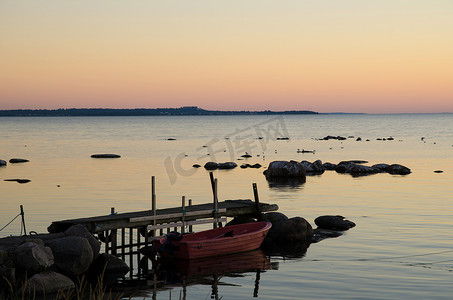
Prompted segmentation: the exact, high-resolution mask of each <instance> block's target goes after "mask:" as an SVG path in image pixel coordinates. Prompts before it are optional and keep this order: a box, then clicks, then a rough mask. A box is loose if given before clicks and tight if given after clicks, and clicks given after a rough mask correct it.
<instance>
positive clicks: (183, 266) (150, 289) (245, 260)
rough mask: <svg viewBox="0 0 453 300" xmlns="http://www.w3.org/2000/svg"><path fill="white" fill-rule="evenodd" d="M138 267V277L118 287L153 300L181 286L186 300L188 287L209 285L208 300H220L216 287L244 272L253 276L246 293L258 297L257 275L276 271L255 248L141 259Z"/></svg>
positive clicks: (242, 275) (229, 284)
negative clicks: (203, 255) (210, 254)
mask: <svg viewBox="0 0 453 300" xmlns="http://www.w3.org/2000/svg"><path fill="white" fill-rule="evenodd" d="M139 266H140V269H141V270H140V271H139V273H140V276H139V277H138V278H137V279H135V278H131V279H126V278H125V279H124V280H123V282H122V284H121V285H120V286H122V289H121V291H122V292H123V293H124V294H128V292H127V290H126V289H125V287H126V286H134V287H135V288H134V290H133V291H132V292H131V294H130V296H133V297H137V296H138V294H140V296H145V294H147V293H151V294H152V298H153V299H156V297H157V293H158V292H159V291H162V290H165V289H168V288H173V287H175V286H181V287H182V294H181V299H186V297H187V287H188V286H193V285H209V286H211V299H221V297H219V287H221V286H232V285H234V284H232V283H229V282H228V280H227V278H236V277H245V276H246V275H247V273H248V274H250V273H254V274H255V285H254V289H253V291H250V294H253V297H258V291H259V281H260V276H261V273H262V272H265V271H266V270H269V269H278V262H275V263H271V262H270V260H269V258H268V257H267V256H266V254H265V252H264V251H263V250H261V249H258V250H254V251H249V252H244V253H235V254H229V255H222V256H216V257H208V258H200V259H189V260H187V259H169V258H158V259H154V257H142V258H141V260H140V263H139ZM222 279H223V280H222ZM120 286H118V287H120ZM139 290H141V292H139ZM137 293H138V294H137ZM146 296H148V295H146ZM146 296H145V297H146Z"/></svg>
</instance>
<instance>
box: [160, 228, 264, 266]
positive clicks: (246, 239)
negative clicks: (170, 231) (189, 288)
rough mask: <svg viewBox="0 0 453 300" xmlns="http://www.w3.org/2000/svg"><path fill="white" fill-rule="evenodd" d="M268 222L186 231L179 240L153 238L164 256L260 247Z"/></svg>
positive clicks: (190, 256)
mask: <svg viewBox="0 0 453 300" xmlns="http://www.w3.org/2000/svg"><path fill="white" fill-rule="evenodd" d="M271 226H272V225H271V223H269V222H256V223H247V224H239V225H232V226H227V227H221V228H216V229H212V230H206V231H201V232H198V233H192V234H186V235H183V238H182V239H181V240H180V241H171V242H170V241H167V238H166V237H165V238H162V239H157V240H154V247H155V249H158V252H159V254H160V255H161V256H163V257H175V258H182V259H194V258H202V257H212V256H219V255H225V254H231V253H239V252H246V251H251V250H255V249H258V248H259V247H260V245H261V243H262V242H263V240H264V238H265V237H266V234H267V232H268V231H269V229H270V228H271Z"/></svg>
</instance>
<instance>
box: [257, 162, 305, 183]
mask: <svg viewBox="0 0 453 300" xmlns="http://www.w3.org/2000/svg"><path fill="white" fill-rule="evenodd" d="M264 175H266V178H275V177H277V178H278V177H283V178H291V177H296V178H303V179H304V181H305V179H306V174H305V168H304V166H303V165H302V164H301V163H298V162H297V161H273V162H271V163H270V164H269V166H268V168H267V170H266V171H265V172H264Z"/></svg>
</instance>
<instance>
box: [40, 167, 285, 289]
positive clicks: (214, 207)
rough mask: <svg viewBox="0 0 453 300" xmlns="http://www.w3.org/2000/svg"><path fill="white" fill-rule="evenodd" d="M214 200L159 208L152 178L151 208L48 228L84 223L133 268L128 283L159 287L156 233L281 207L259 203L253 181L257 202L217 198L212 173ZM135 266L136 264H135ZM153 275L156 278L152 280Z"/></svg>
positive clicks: (62, 228) (52, 230)
mask: <svg viewBox="0 0 453 300" xmlns="http://www.w3.org/2000/svg"><path fill="white" fill-rule="evenodd" d="M210 179H211V187H212V192H213V202H211V203H204V204H196V205H192V201H191V200H190V199H189V200H188V203H187V204H188V205H186V199H185V197H184V196H182V199H181V206H180V207H172V208H162V209H157V208H156V194H155V179H154V177H152V183H151V184H152V205H151V206H152V209H151V210H145V211H136V212H127V213H115V210H114V208H112V209H111V213H110V214H109V215H104V216H97V217H89V218H79V219H70V220H63V221H55V222H52V224H51V225H50V226H49V227H48V231H49V232H50V233H57V232H63V231H65V230H66V229H68V228H69V227H71V226H73V225H77V224H82V225H83V226H85V227H86V228H87V229H88V231H89V232H91V233H92V234H94V235H97V236H98V238H99V240H100V241H101V242H103V243H101V246H102V248H103V249H104V252H105V253H110V254H113V255H115V256H117V257H118V258H121V259H122V260H123V261H125V262H126V263H128V265H129V267H130V268H131V270H132V271H131V272H130V273H129V278H126V277H124V278H123V279H122V280H123V282H124V283H126V282H135V281H137V280H139V281H140V280H143V279H144V278H145V279H146V282H148V284H151V285H152V286H153V289H154V294H155V293H156V290H157V285H158V283H159V281H158V280H157V279H156V274H155V273H153V271H150V270H149V268H148V267H149V266H148V263H149V258H151V257H152V256H153V255H155V252H154V251H153V249H152V247H151V245H152V240H153V239H154V238H155V236H159V235H160V236H162V235H163V234H164V232H165V231H166V232H167V233H168V232H170V231H171V230H175V231H180V232H181V233H185V232H193V230H192V229H193V228H192V226H195V225H200V224H212V226H213V227H214V228H216V227H218V226H222V223H224V224H225V223H226V222H227V218H235V217H239V216H252V217H255V218H256V219H258V220H260V219H261V213H263V212H270V211H276V210H278V205H276V204H267V203H260V201H259V197H258V189H257V186H256V183H253V193H254V198H255V199H254V201H252V200H250V199H245V200H243V199H240V200H225V201H220V202H219V201H218V197H217V179H215V178H214V177H213V174H212V172H211V173H210ZM134 266H135V267H134ZM150 278H153V279H152V280H151V279H150Z"/></svg>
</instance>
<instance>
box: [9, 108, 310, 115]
mask: <svg viewBox="0 0 453 300" xmlns="http://www.w3.org/2000/svg"><path fill="white" fill-rule="evenodd" d="M282 114H284V115H302V114H303V115H305V114H310V115H312V114H319V113H318V112H315V111H309V110H287V111H271V110H263V111H245V110H244V111H222V110H205V109H202V108H199V107H197V106H184V107H180V108H134V109H114V108H60V109H14V110H0V117H72V116H74V117H82V116H88V117H91V116H94V117H100V116H129V117H133V116H213V115H214V116H215V115H282Z"/></svg>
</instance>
